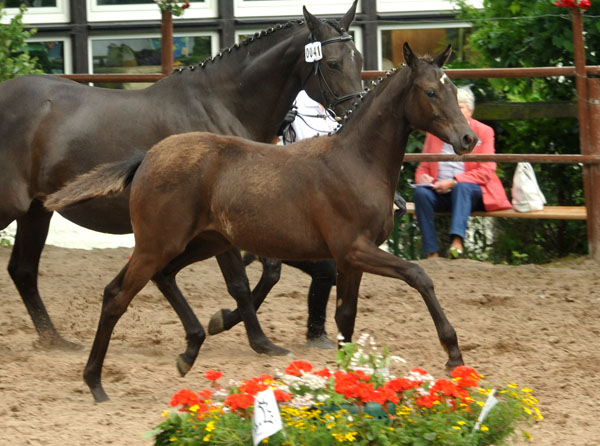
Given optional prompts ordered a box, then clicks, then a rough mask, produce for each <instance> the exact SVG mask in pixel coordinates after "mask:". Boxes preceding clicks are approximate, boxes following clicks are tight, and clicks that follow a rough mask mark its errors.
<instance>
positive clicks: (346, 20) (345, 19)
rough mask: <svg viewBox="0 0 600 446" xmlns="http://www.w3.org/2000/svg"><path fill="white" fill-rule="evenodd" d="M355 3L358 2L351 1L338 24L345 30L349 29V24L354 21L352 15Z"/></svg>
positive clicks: (353, 14)
mask: <svg viewBox="0 0 600 446" xmlns="http://www.w3.org/2000/svg"><path fill="white" fill-rule="evenodd" d="M357 3H358V0H354V2H352V6H350V9H349V10H348V12H346V14H345V15H344V17H342V20H340V26H341V27H342V28H344V30H345V31H349V30H350V25H351V24H352V22H353V21H354V16H355V15H356V5H357Z"/></svg>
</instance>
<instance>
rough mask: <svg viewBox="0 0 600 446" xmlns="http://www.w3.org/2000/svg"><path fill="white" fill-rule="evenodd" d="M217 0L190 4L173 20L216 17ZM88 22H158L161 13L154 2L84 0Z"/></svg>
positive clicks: (205, 0)
mask: <svg viewBox="0 0 600 446" xmlns="http://www.w3.org/2000/svg"><path fill="white" fill-rule="evenodd" d="M217 6H218V0H204V3H201V4H198V3H191V6H190V7H189V8H188V9H186V10H185V13H184V14H183V15H182V16H180V17H175V16H173V20H183V19H203V18H215V17H217ZM86 8H87V17H88V21H89V22H119V21H121V22H122V21H143V20H160V19H161V11H160V8H159V7H158V5H157V4H156V3H154V2H152V3H148V4H134V5H98V0H86Z"/></svg>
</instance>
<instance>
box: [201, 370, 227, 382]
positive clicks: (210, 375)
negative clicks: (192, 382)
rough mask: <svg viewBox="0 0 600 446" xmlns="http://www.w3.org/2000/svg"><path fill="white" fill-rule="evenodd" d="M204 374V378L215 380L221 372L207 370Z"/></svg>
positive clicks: (221, 374)
mask: <svg viewBox="0 0 600 446" xmlns="http://www.w3.org/2000/svg"><path fill="white" fill-rule="evenodd" d="M204 376H205V377H206V379H208V380H209V381H216V380H218V379H219V378H220V377H221V376H223V373H221V372H217V371H216V370H212V369H210V370H207V371H206V373H205V374H204Z"/></svg>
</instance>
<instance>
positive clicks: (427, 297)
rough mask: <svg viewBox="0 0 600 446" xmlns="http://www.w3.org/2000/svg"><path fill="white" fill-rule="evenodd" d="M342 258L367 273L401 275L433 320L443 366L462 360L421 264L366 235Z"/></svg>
mask: <svg viewBox="0 0 600 446" xmlns="http://www.w3.org/2000/svg"><path fill="white" fill-rule="evenodd" d="M345 261H346V262H347V263H348V264H349V265H351V266H352V267H353V268H355V269H358V270H361V271H364V272H367V273H372V274H377V275H380V276H386V277H394V278H396V279H401V280H403V281H405V282H406V283H407V284H408V285H410V286H411V287H413V288H415V289H416V290H417V291H418V292H419V293H421V296H422V297H423V300H424V301H425V305H427V309H428V310H429V314H430V315H431V318H432V319H433V323H434V324H435V328H436V330H437V333H438V337H439V340H440V343H441V344H442V347H444V349H445V350H446V352H447V353H448V362H447V363H446V367H447V368H449V369H453V368H454V367H456V366H459V365H462V364H464V363H463V358H462V354H461V352H460V348H459V347H458V339H457V336H456V331H454V328H453V327H452V325H451V324H450V322H449V321H448V319H447V318H446V315H445V314H444V310H442V307H441V305H440V303H439V302H438V300H437V297H436V296H435V291H434V288H433V282H432V281H431V279H430V278H429V276H428V275H427V274H426V273H425V271H424V270H423V268H421V267H420V266H419V265H416V264H414V263H410V262H407V261H405V260H402V259H399V258H398V257H395V256H394V255H392V254H390V253H388V252H385V251H383V250H381V249H379V248H378V247H377V246H376V245H375V244H374V243H372V242H370V241H368V240H366V239H359V240H357V241H356V242H355V243H353V245H352V248H351V250H350V251H349V252H348V253H347V254H346V256H345ZM338 286H339V285H338Z"/></svg>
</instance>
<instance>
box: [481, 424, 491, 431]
mask: <svg viewBox="0 0 600 446" xmlns="http://www.w3.org/2000/svg"><path fill="white" fill-rule="evenodd" d="M489 430H490V428H489V427H487V426H486V425H485V424H482V425H481V432H487V431H489Z"/></svg>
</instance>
